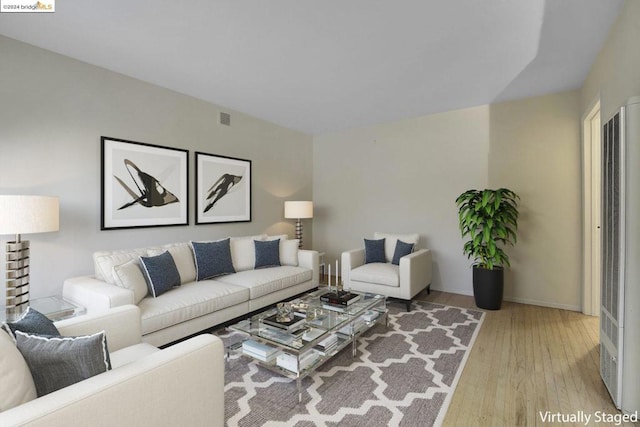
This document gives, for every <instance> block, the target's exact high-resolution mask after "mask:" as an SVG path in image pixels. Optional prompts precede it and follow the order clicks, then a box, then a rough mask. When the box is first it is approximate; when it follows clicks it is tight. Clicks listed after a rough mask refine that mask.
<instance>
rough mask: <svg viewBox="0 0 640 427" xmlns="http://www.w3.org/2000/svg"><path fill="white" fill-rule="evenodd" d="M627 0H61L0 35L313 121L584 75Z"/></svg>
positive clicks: (321, 127) (546, 87) (532, 91)
mask: <svg viewBox="0 0 640 427" xmlns="http://www.w3.org/2000/svg"><path fill="white" fill-rule="evenodd" d="M621 5H622V0H547V1H545V0H322V1H320V0H317V1H311V0H268V1H266V0H183V1H168V0H103V1H87V0H58V1H57V2H56V12H55V13H53V14H52V13H39V14H35V13H21V14H15V13H11V14H10V13H2V14H0V34H3V35H6V36H8V37H11V38H14V39H17V40H21V41H24V42H27V43H30V44H33V45H36V46H39V47H42V48H45V49H49V50H52V51H54V52H58V53H61V54H63V55H67V56H70V57H72V58H77V59H79V60H82V61H86V62H88V63H91V64H95V65H98V66H100V67H104V68H107V69H109V70H113V71H117V72H119V73H122V74H125V75H128V76H132V77H135V78H138V79H141V80H144V81H147V82H151V83H154V84H157V85H160V86H163V87H166V88H169V89H173V90H175V91H177V92H181V93H184V94H188V95H192V96H194V97H197V98H200V99H203V100H206V101H209V102H212V103H215V104H218V105H222V106H224V107H226V108H230V109H233V110H237V111H241V112H243V113H247V114H250V115H253V116H255V117H259V118H261V119H264V120H268V121H270V122H273V123H277V124H280V125H282V126H285V127H287V128H291V129H296V130H299V131H302V132H305V133H308V134H320V133H325V132H331V131H336V130H341V129H346V128H352V127H359V126H365V125H371V124H376V123H385V122H391V121H394V120H398V119H402V118H408V117H417V116H421V115H425V114H430V113H435V112H442V111H448V110H452V109H457V108H464V107H470V106H476V105H483V104H489V103H492V102H496V101H506V100H511V99H517V98H523V97H528V96H535V95H542V94H547V93H553V92H558V91H562V90H569V89H575V88H579V87H580V86H581V85H582V83H583V81H584V79H585V78H586V76H587V73H588V71H589V68H590V67H591V65H592V63H593V61H594V60H595V57H596V55H597V53H598V51H599V50H600V48H601V46H602V43H603V42H604V40H605V38H606V35H607V33H608V31H609V29H610V27H611V25H612V24H613V22H614V21H615V18H616V16H617V14H618V12H619V10H620V6H621ZM0 60H1V58H0Z"/></svg>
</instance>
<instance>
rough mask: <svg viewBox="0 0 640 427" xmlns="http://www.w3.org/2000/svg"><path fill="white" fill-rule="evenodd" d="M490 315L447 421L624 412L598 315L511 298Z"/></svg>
mask: <svg viewBox="0 0 640 427" xmlns="http://www.w3.org/2000/svg"><path fill="white" fill-rule="evenodd" d="M417 299H420V300H425V301H430V302H434V303H439V304H446V305H453V306H458V307H464V308H476V307H475V304H474V302H473V297H470V296H464V295H456V294H450V293H445V292H438V291H432V292H431V295H426V292H423V293H421V294H420V295H419V296H418V298H417ZM485 313H486V314H485V317H484V323H483V325H482V328H481V330H480V333H479V334H478V337H477V339H476V342H475V345H474V346H473V348H472V350H471V354H470V357H469V359H468V361H467V364H466V366H465V368H464V371H463V373H462V376H461V377H460V381H459V383H458V386H457V388H456V390H455V393H454V396H453V400H452V402H451V405H450V406H449V410H448V412H447V416H446V418H445V421H444V425H445V426H537V425H540V426H542V425H545V426H549V425H560V423H544V422H543V421H542V419H541V415H540V413H542V414H544V413H546V412H547V411H549V412H550V413H553V414H556V413H558V412H560V413H564V414H575V413H577V412H578V411H583V413H584V414H591V415H592V418H591V423H590V424H589V425H596V424H595V423H594V418H595V413H596V412H597V411H601V412H602V413H606V414H618V413H619V412H618V411H617V409H616V408H615V406H614V405H613V403H612V401H611V399H610V397H609V394H608V393H607V390H606V388H605V386H604V384H603V382H602V380H601V378H600V374H599V367H598V366H599V349H598V342H599V341H598V318H596V317H590V316H585V315H583V314H580V313H577V312H573V311H567V310H559V309H554V308H546V307H538V306H533V305H525V304H516V303H509V302H504V303H503V305H502V309H501V310H498V311H485ZM562 425H584V423H582V424H581V423H576V424H571V423H564V424H562ZM597 425H614V424H597ZM622 425H633V424H631V423H627V424H622Z"/></svg>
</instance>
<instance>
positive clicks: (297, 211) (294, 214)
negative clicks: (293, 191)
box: [284, 201, 313, 248]
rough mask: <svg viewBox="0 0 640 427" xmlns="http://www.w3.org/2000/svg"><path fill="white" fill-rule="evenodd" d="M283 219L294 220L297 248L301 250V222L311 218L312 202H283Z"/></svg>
mask: <svg viewBox="0 0 640 427" xmlns="http://www.w3.org/2000/svg"><path fill="white" fill-rule="evenodd" d="M284 217H285V218H287V219H296V220H297V221H296V239H298V240H299V242H298V248H302V221H300V220H301V219H304V218H313V202H309V201H302V202H284Z"/></svg>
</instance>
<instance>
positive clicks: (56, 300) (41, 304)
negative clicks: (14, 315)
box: [0, 295, 87, 322]
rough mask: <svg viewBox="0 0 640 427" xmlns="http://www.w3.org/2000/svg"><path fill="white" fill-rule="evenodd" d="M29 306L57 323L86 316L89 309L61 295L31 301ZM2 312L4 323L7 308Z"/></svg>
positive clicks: (0, 314)
mask: <svg viewBox="0 0 640 427" xmlns="http://www.w3.org/2000/svg"><path fill="white" fill-rule="evenodd" d="M29 305H30V306H31V307H32V308H33V309H34V310H37V311H39V312H40V313H42V314H44V315H45V316H47V317H48V318H49V319H51V320H53V321H54V322H55V321H58V320H63V319H68V318H70V317H76V316H81V315H83V314H86V312H87V309H86V308H85V307H80V306H77V305H75V304H72V303H70V302H69V301H67V300H65V299H63V298H62V297H61V296H59V295H55V296H51V297H44V298H36V299H32V300H31V301H29ZM1 310H2V311H1V312H0V321H2V322H4V321H5V320H6V318H7V315H6V311H5V308H4V307H2V308H1Z"/></svg>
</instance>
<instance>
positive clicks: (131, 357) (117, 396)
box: [0, 305, 224, 427]
mask: <svg viewBox="0 0 640 427" xmlns="http://www.w3.org/2000/svg"><path fill="white" fill-rule="evenodd" d="M56 327H57V328H58V330H59V331H60V333H61V334H62V335H86V334H93V333H96V332H99V331H101V330H104V331H105V332H106V335H107V344H108V347H109V350H110V356H111V364H112V366H113V369H112V370H110V371H107V372H105V373H102V374H99V375H96V376H94V377H91V378H89V379H86V380H84V381H81V382H79V383H76V384H73V385H70V386H68V387H65V388H62V389H60V390H57V391H54V392H52V393H49V394H47V395H45V396H42V397H39V398H36V399H34V400H31V401H28V402H26V403H23V404H22V405H19V406H16V407H13V408H11V409H8V410H6V411H4V412H0V425H1V426H47V427H57V426H74V425H76V426H80V425H82V426H105V427H106V426H176V425H185V426H186V425H188V426H222V425H224V346H223V344H222V341H221V340H220V339H219V338H217V337H214V336H213V335H210V334H205V335H199V336H197V337H194V338H191V339H188V340H186V341H183V342H181V343H178V344H175V345H173V346H171V347H167V348H165V349H163V350H159V349H158V348H156V347H153V346H152V345H150V344H147V343H143V342H142V341H141V337H142V335H141V328H140V311H139V309H138V307H136V306H133V305H126V306H121V307H117V308H114V309H111V310H109V311H106V312H101V313H99V314H94V315H85V316H80V317H77V318H73V319H68V320H63V321H60V322H56ZM0 333H2V334H4V332H2V331H0ZM0 359H1V358H0ZM4 398H5V396H0V399H4Z"/></svg>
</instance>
